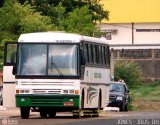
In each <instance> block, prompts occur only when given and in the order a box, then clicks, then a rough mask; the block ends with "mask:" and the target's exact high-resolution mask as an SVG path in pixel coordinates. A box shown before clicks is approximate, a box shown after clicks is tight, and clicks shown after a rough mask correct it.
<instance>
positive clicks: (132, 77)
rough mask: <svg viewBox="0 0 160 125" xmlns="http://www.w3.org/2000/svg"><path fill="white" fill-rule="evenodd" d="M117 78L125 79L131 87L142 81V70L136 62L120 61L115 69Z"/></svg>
mask: <svg viewBox="0 0 160 125" xmlns="http://www.w3.org/2000/svg"><path fill="white" fill-rule="evenodd" d="M114 72H115V73H114V77H115V80H120V79H123V80H124V81H125V82H126V83H127V85H128V86H129V87H134V86H136V85H137V84H140V83H141V78H142V71H141V69H140V67H139V66H138V65H137V64H136V63H134V62H127V61H118V62H116V64H115V69H114Z"/></svg>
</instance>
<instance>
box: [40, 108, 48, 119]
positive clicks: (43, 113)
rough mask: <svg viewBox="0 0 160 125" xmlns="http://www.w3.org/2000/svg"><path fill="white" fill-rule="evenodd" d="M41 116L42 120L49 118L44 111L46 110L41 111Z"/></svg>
mask: <svg viewBox="0 0 160 125" xmlns="http://www.w3.org/2000/svg"><path fill="white" fill-rule="evenodd" d="M40 116H41V118H47V112H46V111H44V110H41V111H40Z"/></svg>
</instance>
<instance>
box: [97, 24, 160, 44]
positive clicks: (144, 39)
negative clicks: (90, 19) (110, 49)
mask: <svg viewBox="0 0 160 125" xmlns="http://www.w3.org/2000/svg"><path fill="white" fill-rule="evenodd" d="M99 26H100V28H101V30H107V31H115V30H117V32H113V33H112V39H111V40H108V41H109V43H110V44H132V24H131V23H130V24H129V23H127V24H125V23H123V24H118V23H117V24H116V23H115V24H101V25H99ZM136 29H160V23H134V30H133V31H134V32H133V40H134V44H160V32H137V31H136Z"/></svg>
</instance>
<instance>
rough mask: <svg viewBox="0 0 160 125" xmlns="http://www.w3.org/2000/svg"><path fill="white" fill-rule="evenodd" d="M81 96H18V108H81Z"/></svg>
mask: <svg viewBox="0 0 160 125" xmlns="http://www.w3.org/2000/svg"><path fill="white" fill-rule="evenodd" d="M79 100H80V96H79V95H69V94H68V95H66V94H65V95H64V94H63V95H51V94H46V95H35V94H17V95H16V106H17V107H53V108H54V107H55V108H56V107H57V108H62V107H73V108H79Z"/></svg>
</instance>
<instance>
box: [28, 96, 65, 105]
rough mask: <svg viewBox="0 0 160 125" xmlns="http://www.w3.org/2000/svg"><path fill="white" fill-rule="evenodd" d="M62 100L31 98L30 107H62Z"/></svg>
mask: <svg viewBox="0 0 160 125" xmlns="http://www.w3.org/2000/svg"><path fill="white" fill-rule="evenodd" d="M63 102H64V99H63V98H61V99H57V98H51V97H48V98H47V97H45V98H44V97H41V98H38V97H37V98H36V97H32V98H31V105H32V106H63Z"/></svg>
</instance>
